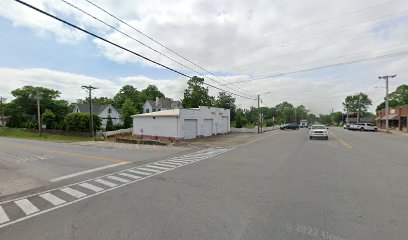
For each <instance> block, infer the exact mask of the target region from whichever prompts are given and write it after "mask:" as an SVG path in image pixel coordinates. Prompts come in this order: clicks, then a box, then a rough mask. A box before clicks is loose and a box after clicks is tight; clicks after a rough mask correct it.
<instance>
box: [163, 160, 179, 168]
mask: <svg viewBox="0 0 408 240" xmlns="http://www.w3.org/2000/svg"><path fill="white" fill-rule="evenodd" d="M160 163H164V164H170V165H173V167H174V166H181V165H183V164H182V163H175V162H168V161H161V162H160Z"/></svg>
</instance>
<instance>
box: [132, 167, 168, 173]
mask: <svg viewBox="0 0 408 240" xmlns="http://www.w3.org/2000/svg"><path fill="white" fill-rule="evenodd" d="M136 169H140V170H144V171H148V172H155V173H160V172H162V171H159V170H155V169H150V168H144V167H138V168H136Z"/></svg>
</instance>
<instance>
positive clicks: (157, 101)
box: [156, 97, 159, 107]
mask: <svg viewBox="0 0 408 240" xmlns="http://www.w3.org/2000/svg"><path fill="white" fill-rule="evenodd" d="M158 105H159V97H156V107H157V106H158Z"/></svg>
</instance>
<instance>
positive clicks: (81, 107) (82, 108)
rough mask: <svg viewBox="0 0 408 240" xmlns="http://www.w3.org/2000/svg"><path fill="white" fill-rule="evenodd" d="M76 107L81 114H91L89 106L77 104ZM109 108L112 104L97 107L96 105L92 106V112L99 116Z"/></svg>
mask: <svg viewBox="0 0 408 240" xmlns="http://www.w3.org/2000/svg"><path fill="white" fill-rule="evenodd" d="M76 105H77V106H78V108H79V111H80V112H82V113H89V104H76ZM108 106H110V104H107V105H95V104H92V112H93V113H95V114H97V115H99V114H100V113H101V112H102V111H103V110H105V108H107V107H108ZM111 107H112V106H111ZM112 108H113V107H112Z"/></svg>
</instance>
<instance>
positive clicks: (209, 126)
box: [203, 119, 213, 137]
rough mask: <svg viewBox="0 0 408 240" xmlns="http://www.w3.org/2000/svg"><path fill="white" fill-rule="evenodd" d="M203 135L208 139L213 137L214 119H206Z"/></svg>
mask: <svg viewBox="0 0 408 240" xmlns="http://www.w3.org/2000/svg"><path fill="white" fill-rule="evenodd" d="M203 135H204V136H206V137H208V136H212V135H213V120H212V119H204V122H203Z"/></svg>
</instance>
